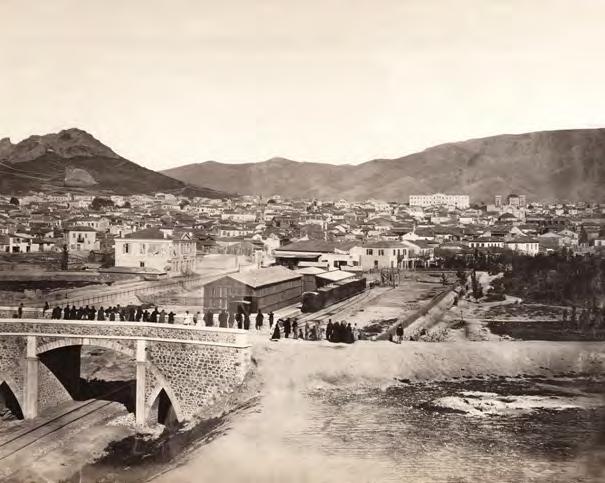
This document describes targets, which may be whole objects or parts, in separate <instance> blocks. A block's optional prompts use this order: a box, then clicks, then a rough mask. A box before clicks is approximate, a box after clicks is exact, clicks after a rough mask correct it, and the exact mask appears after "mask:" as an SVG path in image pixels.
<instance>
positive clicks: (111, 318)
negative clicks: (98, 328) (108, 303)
mask: <svg viewBox="0 0 605 483" xmlns="http://www.w3.org/2000/svg"><path fill="white" fill-rule="evenodd" d="M115 320H116V313H115V312H114V311H113V310H112V311H111V312H109V321H110V322H115Z"/></svg>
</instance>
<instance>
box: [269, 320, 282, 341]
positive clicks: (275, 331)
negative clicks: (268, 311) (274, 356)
mask: <svg viewBox="0 0 605 483" xmlns="http://www.w3.org/2000/svg"><path fill="white" fill-rule="evenodd" d="M280 337H281V335H280V333H279V321H278V322H277V324H275V329H274V330H273V335H272V336H271V340H279V338H280Z"/></svg>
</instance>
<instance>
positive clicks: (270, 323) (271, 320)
mask: <svg viewBox="0 0 605 483" xmlns="http://www.w3.org/2000/svg"><path fill="white" fill-rule="evenodd" d="M274 317H275V314H273V311H271V312H269V330H271V329H272V328H273V320H274Z"/></svg>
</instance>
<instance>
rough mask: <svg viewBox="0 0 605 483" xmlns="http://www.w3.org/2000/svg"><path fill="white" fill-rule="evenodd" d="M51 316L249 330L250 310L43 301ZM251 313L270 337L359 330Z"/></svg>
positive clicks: (344, 338)
mask: <svg viewBox="0 0 605 483" xmlns="http://www.w3.org/2000/svg"><path fill="white" fill-rule="evenodd" d="M49 312H50V318H51V319H54V320H90V321H111V322H114V321H115V322H117V321H120V322H151V323H159V324H175V323H176V324H183V325H193V326H206V327H221V328H237V329H243V330H250V323H251V320H250V319H251V318H250V314H249V313H248V312H246V311H245V310H243V309H241V308H240V309H238V310H237V311H236V312H227V311H226V310H224V309H222V310H219V311H216V313H215V312H214V311H213V310H211V309H209V310H207V311H206V312H204V313H203V314H202V313H201V312H200V311H197V312H190V311H189V310H186V311H185V313H184V314H183V313H181V314H177V313H175V312H173V311H170V312H167V311H166V310H164V309H161V310H160V309H159V308H158V307H153V308H144V307H143V306H141V305H138V306H137V305H128V306H126V307H122V306H120V305H119V304H118V305H115V306H110V307H107V308H105V307H103V306H101V307H98V308H97V307H95V306H94V305H86V306H79V307H76V306H75V305H66V306H64V307H61V306H56V307H54V308H53V309H52V310H51V308H50V306H49V304H48V302H47V303H45V305H44V309H43V315H44V317H45V318H46V317H48V315H47V314H48V313H49ZM15 315H16V316H17V317H18V318H22V317H23V304H20V305H19V307H18V310H17V313H16V314H15ZM253 315H254V328H255V330H257V331H261V330H262V328H263V325H264V322H265V320H268V325H269V334H270V338H271V339H272V340H279V339H281V338H282V337H283V338H286V339H290V338H291V339H299V340H309V341H319V340H327V341H329V342H334V343H338V342H342V343H346V344H352V343H353V342H355V341H356V340H360V339H361V338H362V337H361V336H362V333H361V332H360V331H358V330H357V327H356V326H355V327H352V326H351V324H350V323H346V322H344V321H342V322H332V320H331V319H330V320H328V323H327V325H326V326H325V327H322V325H321V323H320V322H318V321H312V322H309V321H305V323H304V325H302V323H301V322H299V320H298V319H297V318H296V317H285V318H279V319H278V320H277V321H275V314H274V313H273V312H272V311H271V312H268V313H266V314H263V312H262V311H261V310H258V312H257V313H256V314H253Z"/></svg>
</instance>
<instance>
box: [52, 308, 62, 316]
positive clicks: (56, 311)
mask: <svg viewBox="0 0 605 483" xmlns="http://www.w3.org/2000/svg"><path fill="white" fill-rule="evenodd" d="M52 318H53V319H60V318H61V307H59V306H58V305H57V306H56V307H55V308H54V309H53V313H52Z"/></svg>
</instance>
